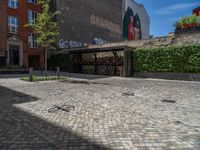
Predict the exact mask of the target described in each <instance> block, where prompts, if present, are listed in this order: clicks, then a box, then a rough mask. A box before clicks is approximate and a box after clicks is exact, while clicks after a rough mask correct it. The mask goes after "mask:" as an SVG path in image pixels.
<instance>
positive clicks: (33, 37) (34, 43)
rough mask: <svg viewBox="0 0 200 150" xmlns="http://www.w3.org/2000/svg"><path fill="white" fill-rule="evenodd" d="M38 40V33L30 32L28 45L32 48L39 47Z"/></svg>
mask: <svg viewBox="0 0 200 150" xmlns="http://www.w3.org/2000/svg"><path fill="white" fill-rule="evenodd" d="M38 45H39V44H38V41H37V35H36V34H34V33H29V34H28V47H30V48H38Z"/></svg>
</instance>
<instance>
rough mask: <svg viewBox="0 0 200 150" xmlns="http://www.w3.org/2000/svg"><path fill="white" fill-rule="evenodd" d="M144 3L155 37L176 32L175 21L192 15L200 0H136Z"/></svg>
mask: <svg viewBox="0 0 200 150" xmlns="http://www.w3.org/2000/svg"><path fill="white" fill-rule="evenodd" d="M136 2H138V3H142V4H143V5H144V6H145V8H146V10H147V12H148V14H149V16H150V20H151V25H150V26H151V27H150V34H151V35H153V36H154V37H160V36H166V35H168V33H169V32H174V30H175V27H174V24H175V22H176V21H177V20H178V19H179V18H181V17H184V16H189V15H192V10H193V9H194V8H197V7H198V6H200V0H136Z"/></svg>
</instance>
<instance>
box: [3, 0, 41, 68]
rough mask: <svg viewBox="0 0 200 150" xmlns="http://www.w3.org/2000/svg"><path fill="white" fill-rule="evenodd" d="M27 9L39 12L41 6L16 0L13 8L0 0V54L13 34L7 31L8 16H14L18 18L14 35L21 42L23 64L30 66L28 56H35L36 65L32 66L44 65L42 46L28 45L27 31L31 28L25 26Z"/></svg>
mask: <svg viewBox="0 0 200 150" xmlns="http://www.w3.org/2000/svg"><path fill="white" fill-rule="evenodd" d="M28 10H32V11H34V12H40V11H41V7H40V6H39V5H37V4H29V3H28V2H27V0H18V8H17V9H13V8H9V7H8V0H1V1H0V33H1V34H0V39H1V40H0V55H6V53H5V52H6V51H7V39H8V38H9V37H12V36H13V34H11V33H9V32H8V17H9V16H14V17H17V18H18V22H19V26H18V33H17V34H16V36H17V37H18V38H19V39H20V40H21V41H22V42H23V57H22V58H23V66H24V67H26V68H27V67H32V66H30V65H29V64H30V63H29V61H30V59H29V58H30V57H31V56H33V57H37V58H38V61H37V65H36V66H34V67H37V68H43V67H44V50H43V48H29V46H28V33H30V32H31V29H28V27H25V25H26V24H27V23H28Z"/></svg>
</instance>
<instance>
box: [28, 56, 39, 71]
mask: <svg viewBox="0 0 200 150" xmlns="http://www.w3.org/2000/svg"><path fill="white" fill-rule="evenodd" d="M28 66H29V68H34V69H40V56H39V55H29V56H28Z"/></svg>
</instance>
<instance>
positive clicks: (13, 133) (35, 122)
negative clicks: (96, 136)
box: [0, 86, 110, 150]
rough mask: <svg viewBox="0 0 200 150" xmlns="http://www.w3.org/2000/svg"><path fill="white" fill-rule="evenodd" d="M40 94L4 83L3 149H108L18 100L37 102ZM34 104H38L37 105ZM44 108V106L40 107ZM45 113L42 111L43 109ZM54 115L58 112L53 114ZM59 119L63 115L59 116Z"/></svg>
mask: <svg viewBox="0 0 200 150" xmlns="http://www.w3.org/2000/svg"><path fill="white" fill-rule="evenodd" d="M37 100H39V98H37V97H32V96H30V95H26V94H23V93H21V92H17V91H14V90H12V89H8V88H6V87H3V86H0V149H1V150H4V149H9V150H10V149H11V150H12V149H13V150H14V149H23V148H29V149H34V150H39V149H48V150H49V149H52V150H55V149H66V150H70V149H72V150H78V149H82V150H84V149H85V150H98V149H99V150H100V149H101V150H108V149H110V148H108V147H105V146H104V145H101V144H97V143H96V142H95V141H94V140H89V139H88V138H87V137H84V136H82V135H79V134H77V133H74V132H72V131H70V129H67V127H66V128H62V127H59V126H58V125H57V124H56V123H55V124H52V123H50V122H47V121H46V120H44V119H42V118H39V117H37V116H35V115H33V114H31V113H28V112H26V111H25V110H23V109H21V108H20V109H19V107H16V106H15V105H16V104H22V103H27V104H26V106H27V107H28V103H29V102H34V101H37ZM34 107H37V105H35V106H34ZM38 111H40V110H38ZM41 113H42V112H41ZM51 115H54V114H51ZM58 120H59V119H58Z"/></svg>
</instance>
